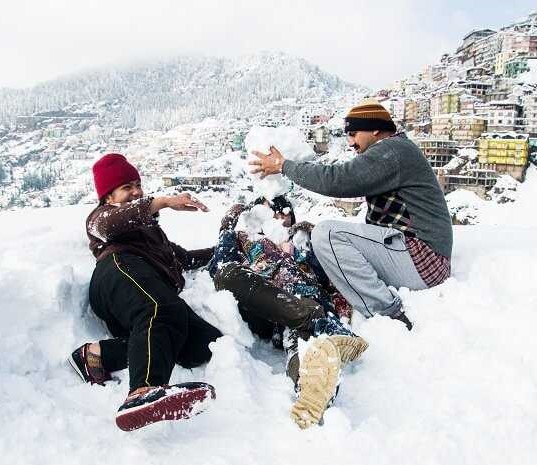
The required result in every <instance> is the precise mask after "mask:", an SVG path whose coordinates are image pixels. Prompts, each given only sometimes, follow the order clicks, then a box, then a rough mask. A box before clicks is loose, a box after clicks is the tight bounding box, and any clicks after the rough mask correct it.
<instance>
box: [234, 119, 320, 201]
mask: <svg viewBox="0 0 537 465" xmlns="http://www.w3.org/2000/svg"><path fill="white" fill-rule="evenodd" d="M244 144H245V146H246V151H247V152H248V154H249V157H248V161H251V160H255V159H257V157H256V156H255V155H252V152H253V151H255V150H256V151H259V152H262V153H269V150H270V147H271V146H274V147H276V148H277V149H278V150H279V151H280V152H281V154H282V155H283V156H284V157H285V158H286V159H287V160H294V161H306V160H309V159H310V158H312V157H313V155H314V152H313V149H312V148H311V147H310V146H309V145H308V144H307V143H306V141H305V140H304V136H303V135H302V133H301V132H300V131H299V129H297V128H294V127H289V126H281V127H278V128H268V127H260V126H254V127H253V128H252V129H250V132H249V133H248V135H247V136H246V139H245V140H244ZM250 168H251V167H250ZM247 171H248V172H249V171H250V169H248V170H247ZM250 176H252V178H253V185H254V192H255V193H256V194H257V195H259V196H263V197H265V198H266V199H268V200H272V199H273V198H274V197H276V196H278V195H283V194H285V193H287V192H289V191H290V190H291V186H292V184H291V181H289V180H288V179H286V178H284V177H283V176H282V175H281V174H272V175H270V176H267V177H266V178H264V179H260V177H259V175H253V174H252V175H250Z"/></svg>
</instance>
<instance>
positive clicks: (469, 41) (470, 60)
mask: <svg viewBox="0 0 537 465" xmlns="http://www.w3.org/2000/svg"><path fill="white" fill-rule="evenodd" d="M494 34H496V31H493V30H492V29H479V30H475V31H471V32H469V33H468V34H466V35H465V36H464V37H463V38H462V45H461V46H460V47H459V48H458V49H457V54H458V55H460V56H461V62H462V65H463V66H475V65H476V63H475V53H476V45H477V44H478V43H479V42H480V41H481V40H483V39H485V38H487V37H490V36H491V35H494Z"/></svg>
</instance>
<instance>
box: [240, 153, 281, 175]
mask: <svg viewBox="0 0 537 465" xmlns="http://www.w3.org/2000/svg"><path fill="white" fill-rule="evenodd" d="M252 154H254V155H255V156H256V157H257V159H256V160H252V161H250V162H248V164H249V165H253V166H254V168H253V169H252V170H251V171H250V173H252V174H257V173H261V179H263V178H264V177H265V176H268V175H269V174H278V173H281V172H282V168H283V162H284V161H285V158H283V155H282V154H281V153H280V151H279V150H278V149H277V148H276V147H274V146H270V152H269V153H263V152H258V151H257V150H254V151H253V152H252Z"/></svg>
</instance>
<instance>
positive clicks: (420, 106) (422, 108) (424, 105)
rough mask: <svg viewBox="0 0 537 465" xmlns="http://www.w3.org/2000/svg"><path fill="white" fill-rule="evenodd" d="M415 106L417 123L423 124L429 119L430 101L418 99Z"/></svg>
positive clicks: (425, 98)
mask: <svg viewBox="0 0 537 465" xmlns="http://www.w3.org/2000/svg"><path fill="white" fill-rule="evenodd" d="M416 104H417V109H416V111H417V116H416V119H417V121H419V122H421V123H423V122H426V121H429V120H430V119H431V99H429V98H427V97H424V98H418V99H417V101H416Z"/></svg>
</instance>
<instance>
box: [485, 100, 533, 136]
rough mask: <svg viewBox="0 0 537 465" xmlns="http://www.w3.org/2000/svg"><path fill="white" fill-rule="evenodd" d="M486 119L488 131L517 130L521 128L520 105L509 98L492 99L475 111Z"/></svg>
mask: <svg viewBox="0 0 537 465" xmlns="http://www.w3.org/2000/svg"><path fill="white" fill-rule="evenodd" d="M477 114H478V115H480V116H482V117H483V118H485V119H486V120H487V130H488V131H489V132H502V131H503V132H506V131H519V130H522V129H523V121H522V107H521V106H520V105H519V104H517V103H516V102H513V101H510V100H501V101H492V102H489V103H487V104H484V105H482V106H481V107H480V109H479V111H478V112H477Z"/></svg>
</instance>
